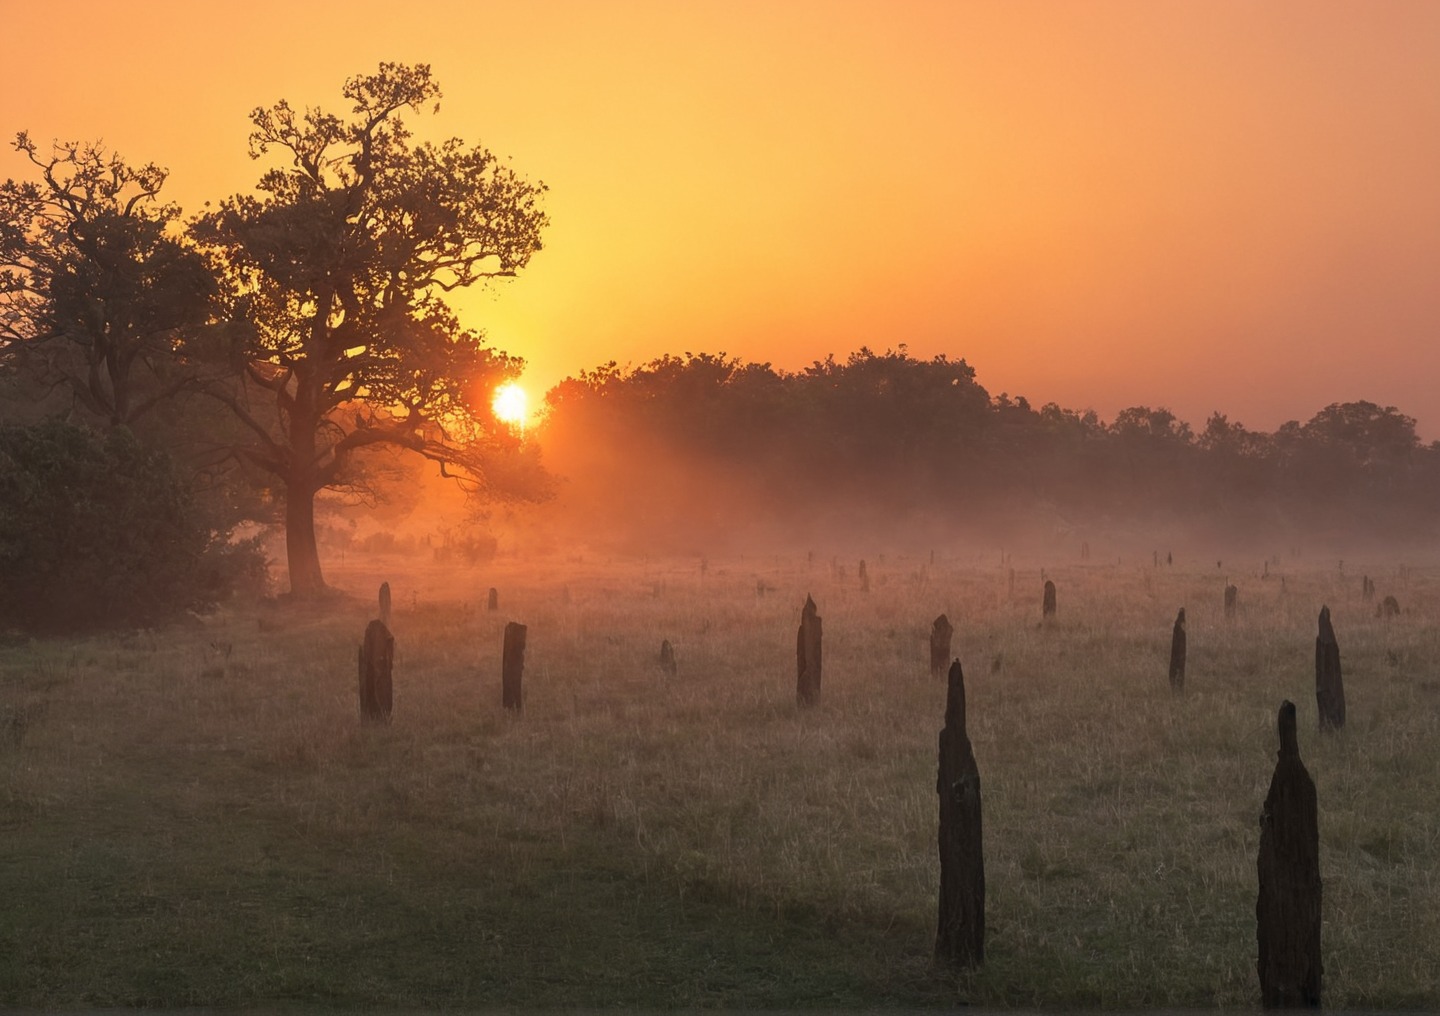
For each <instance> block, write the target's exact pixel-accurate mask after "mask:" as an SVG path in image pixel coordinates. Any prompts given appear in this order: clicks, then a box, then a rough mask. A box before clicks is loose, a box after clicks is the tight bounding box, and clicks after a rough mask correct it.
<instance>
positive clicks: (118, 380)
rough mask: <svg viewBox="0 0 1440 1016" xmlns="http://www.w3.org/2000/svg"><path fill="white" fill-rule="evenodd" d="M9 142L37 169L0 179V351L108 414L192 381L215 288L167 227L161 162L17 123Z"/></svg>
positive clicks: (131, 409)
mask: <svg viewBox="0 0 1440 1016" xmlns="http://www.w3.org/2000/svg"><path fill="white" fill-rule="evenodd" d="M13 147H14V148H15V150H16V151H18V152H20V153H21V154H23V155H24V156H25V157H26V158H27V159H28V160H29V162H30V163H31V164H32V166H33V167H34V168H35V170H36V172H37V173H38V176H39V180H38V181H33V180H32V181H24V182H17V181H15V180H13V179H12V180H6V181H5V182H4V183H0V356H3V357H4V358H5V359H6V361H7V362H8V363H10V364H11V366H12V367H14V368H16V369H19V370H22V371H24V372H25V373H26V375H27V376H28V377H29V379H30V380H32V381H33V382H34V383H35V384H36V385H37V386H38V387H39V388H40V389H42V390H48V389H53V388H56V387H63V388H64V389H66V390H67V391H68V392H69V393H70V395H71V397H72V398H73V400H74V401H75V403H77V404H78V405H79V406H81V407H82V408H83V409H84V410H86V411H87V412H88V413H90V414H91V415H93V416H94V417H95V418H96V419H97V420H100V421H103V422H104V423H106V424H108V425H111V426H113V425H117V424H129V423H133V422H134V421H136V420H137V419H138V418H140V417H141V416H143V415H144V414H146V413H147V412H149V411H151V410H153V409H154V408H155V407H156V406H158V405H160V404H162V403H163V402H165V401H166V400H168V399H170V398H171V397H173V396H175V395H177V394H179V393H180V392H181V391H184V390H185V389H187V388H193V387H195V386H196V384H197V383H198V378H197V375H196V372H195V366H196V353H197V352H198V349H197V346H198V345H199V343H200V339H201V338H202V336H204V335H205V333H206V329H205V328H204V326H206V325H207V324H209V323H210V322H212V321H213V320H214V316H215V314H216V312H217V311H218V309H219V308H218V304H217V296H218V288H217V286H216V283H215V280H214V278H213V276H212V274H211V272H210V270H209V268H208V266H207V265H206V264H205V261H204V259H203V258H202V257H201V256H200V254H199V253H197V252H196V251H195V250H193V249H191V248H189V247H188V246H187V245H186V244H185V243H184V242H183V241H182V240H181V239H180V238H178V237H177V236H176V234H175V231H174V230H173V228H172V227H173V226H174V225H175V222H176V220H177V219H178V217H179V214H180V212H179V209H178V208H177V207H176V206H175V205H172V204H166V203H163V202H162V201H161V199H160V191H161V189H162V188H163V187H164V184H165V180H166V175H167V173H166V170H164V169H162V168H160V167H159V166H157V165H155V164H154V163H148V164H146V165H143V166H133V165H131V164H129V163H127V162H126V161H125V160H124V159H122V158H121V157H120V156H119V155H117V154H114V153H113V152H109V151H107V150H106V149H105V148H104V147H103V146H102V145H99V144H81V143H78V142H67V143H64V144H59V143H57V144H55V145H54V146H52V148H51V149H50V150H49V151H48V152H44V153H42V151H41V149H40V146H39V145H37V144H36V143H35V142H34V141H32V140H31V138H30V136H29V135H28V134H25V133H23V132H22V133H21V134H19V135H17V136H16V139H15V142H14V146H13Z"/></svg>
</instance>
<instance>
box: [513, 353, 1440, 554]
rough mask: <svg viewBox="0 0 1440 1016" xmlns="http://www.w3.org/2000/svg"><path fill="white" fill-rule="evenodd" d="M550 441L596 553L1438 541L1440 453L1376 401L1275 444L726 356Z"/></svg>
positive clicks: (645, 380)
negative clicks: (755, 543)
mask: <svg viewBox="0 0 1440 1016" xmlns="http://www.w3.org/2000/svg"><path fill="white" fill-rule="evenodd" d="M548 402H549V406H550V409H549V418H548V420H547V422H546V424H545V427H544V431H543V433H542V435H541V437H540V440H541V441H542V443H543V445H544V448H545V454H546V459H547V462H549V463H550V464H552V465H553V467H554V468H555V469H556V470H557V471H558V472H559V473H561V474H562V475H564V476H565V477H566V478H567V484H568V488H569V492H570V494H571V495H573V496H572V497H570V498H569V499H568V500H569V501H570V503H572V504H573V505H575V506H577V509H578V511H579V512H581V513H582V514H583V515H584V516H585V519H586V520H588V521H587V522H586V524H587V525H588V526H590V527H591V529H592V532H595V533H596V534H597V535H598V534H599V533H600V532H603V531H605V530H609V531H610V532H614V533H620V534H627V535H628V536H629V538H630V539H631V540H632V542H634V543H637V544H642V545H643V544H652V545H659V544H662V543H665V542H670V543H673V544H677V545H693V547H694V548H695V549H701V548H703V547H704V546H706V545H707V544H710V543H712V542H713V541H722V540H724V539H725V537H726V535H727V534H734V535H746V534H749V533H751V532H753V531H756V530H770V531H776V532H779V533H788V534H791V535H793V536H794V537H796V538H804V534H807V533H808V534H811V535H812V537H813V536H821V537H823V536H824V535H826V534H828V533H834V534H836V535H840V534H845V533H854V532H855V531H856V530H857V529H859V530H860V531H863V532H865V533H867V534H870V535H871V536H872V537H873V538H874V539H876V540H880V541H885V540H896V539H900V540H904V539H907V538H911V539H915V540H922V539H923V540H932V541H933V540H935V539H944V538H946V537H948V536H955V537H962V536H965V537H974V538H979V539H983V540H986V541H994V540H1005V539H1021V538H1026V537H1034V536H1041V537H1047V536H1063V535H1064V534H1066V533H1074V532H1077V531H1087V530H1090V531H1103V530H1107V529H1109V530H1114V531H1117V532H1121V533H1131V534H1136V535H1139V534H1177V535H1178V534H1183V535H1189V536H1196V537H1202V538H1206V539H1213V540H1214V541H1216V542H1220V543H1223V544H1225V545H1229V546H1236V545H1237V544H1242V543H1255V544H1257V545H1258V544H1261V543H1271V544H1273V543H1274V541H1287V542H1286V543H1285V544H1284V545H1285V546H1291V545H1294V544H1295V543H1297V542H1298V543H1304V544H1308V545H1310V546H1316V545H1319V544H1325V543H1332V542H1344V541H1350V542H1354V541H1356V540H1357V539H1360V540H1373V541H1376V542H1380V541H1399V540H1415V539H1426V538H1431V537H1433V536H1435V535H1436V533H1437V531H1440V443H1432V444H1428V445H1427V444H1423V443H1422V442H1421V441H1420V439H1419V437H1418V436H1417V434H1416V432H1415V421H1414V420H1413V419H1412V418H1410V417H1408V416H1406V415H1404V414H1403V413H1401V412H1400V411H1399V410H1397V409H1395V408H1394V407H1389V406H1387V407H1381V406H1377V405H1375V404H1373V403H1369V402H1348V403H1341V404H1336V405H1331V406H1327V407H1325V408H1324V409H1321V410H1320V411H1319V412H1318V413H1316V414H1315V415H1314V416H1313V417H1312V418H1311V419H1310V420H1309V421H1307V422H1305V423H1300V422H1298V421H1295V422H1290V423H1286V424H1285V425H1283V426H1282V427H1280V428H1279V429H1278V430H1276V431H1275V432H1274V433H1264V432H1260V431H1254V430H1250V429H1248V428H1246V427H1245V426H1243V425H1242V424H1240V423H1238V422H1235V421H1232V420H1230V419H1229V418H1227V417H1226V416H1225V415H1223V414H1221V413H1215V414H1213V415H1212V416H1211V417H1210V419H1209V420H1208V421H1207V422H1206V424H1205V426H1204V428H1203V429H1202V430H1201V431H1199V432H1198V433H1197V432H1195V431H1194V430H1192V428H1191V427H1190V426H1189V425H1188V424H1186V423H1185V422H1183V421H1181V420H1179V419H1177V418H1176V417H1175V415H1174V414H1173V413H1171V412H1170V411H1168V410H1166V409H1152V408H1150V407H1146V406H1136V407H1132V408H1129V409H1125V410H1123V411H1122V412H1120V413H1119V414H1118V415H1117V416H1116V417H1115V419H1114V420H1112V421H1110V422H1108V423H1107V422H1105V421H1103V420H1101V419H1100V418H1099V417H1098V416H1097V415H1096V414H1095V413H1094V412H1090V411H1084V412H1081V411H1076V410H1071V409H1065V408H1062V407H1061V406H1058V405H1056V404H1054V403H1050V404H1047V405H1044V406H1041V407H1039V408H1035V407H1033V406H1032V405H1030V403H1029V402H1027V401H1026V400H1025V399H1024V398H1011V397H1009V396H1008V395H1004V394H1002V395H998V396H992V395H990V394H989V393H988V392H987V391H986V390H985V389H984V388H983V387H982V386H981V385H980V384H979V383H978V382H977V381H976V380H975V372H974V370H973V369H972V368H971V367H970V366H969V365H968V364H967V363H966V362H965V361H964V360H952V359H949V358H948V357H945V356H937V357H935V358H934V359H931V360H919V359H916V358H914V357H912V356H910V355H908V353H907V352H906V350H905V348H904V347H903V346H902V347H900V349H899V350H898V351H894V350H890V351H886V352H884V353H876V352H873V351H872V350H870V349H868V348H862V349H861V350H860V351H858V352H856V353H853V354H851V355H850V356H849V357H848V358H847V359H846V360H844V361H843V362H842V361H837V360H835V359H834V358H828V357H827V358H826V359H825V360H822V361H817V362H814V363H812V364H811V365H810V366H809V367H806V368H804V369H802V370H798V371H793V372H792V371H782V370H777V369H776V368H774V367H773V366H771V365H770V364H768V363H747V362H742V361H740V360H738V359H735V358H731V357H727V356H726V355H724V354H708V353H701V354H691V353H685V354H684V355H681V356H663V357H661V358H659V359H657V360H654V361H651V362H650V363H646V364H643V365H641V366H638V367H629V368H620V367H618V366H617V365H616V364H614V363H611V364H608V365H606V366H603V367H600V368H598V369H595V370H591V371H586V372H582V373H580V374H579V375H577V376H575V377H572V378H568V379H567V380H565V381H564V382H562V383H561V384H559V385H558V386H556V387H555V388H554V389H553V390H552V391H551V392H550V393H549V397H548Z"/></svg>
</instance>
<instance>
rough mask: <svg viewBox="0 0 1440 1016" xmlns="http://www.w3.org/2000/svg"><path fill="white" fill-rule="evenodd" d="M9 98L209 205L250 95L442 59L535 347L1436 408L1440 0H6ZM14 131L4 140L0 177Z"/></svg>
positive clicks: (1431, 428) (233, 179) (6, 121)
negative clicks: (539, 245)
mask: <svg viewBox="0 0 1440 1016" xmlns="http://www.w3.org/2000/svg"><path fill="white" fill-rule="evenodd" d="M0 12H3V21H0V29H3V35H4V37H5V39H6V45H5V56H4V60H5V64H4V74H5V76H6V82H5V87H4V91H3V92H0V132H3V133H4V134H5V135H7V136H8V135H9V134H12V133H13V132H14V131H16V130H19V129H27V130H29V131H30V132H31V133H32V134H33V135H34V136H35V137H36V138H37V140H40V141H42V142H44V141H48V140H49V139H51V138H55V137H58V138H64V139H86V140H89V139H96V138H102V139H103V140H104V141H105V142H106V143H107V144H108V145H109V146H111V147H112V148H114V149H116V150H118V151H120V152H121V153H122V154H124V155H125V156H126V157H127V158H129V159H131V160H132V161H147V160H154V161H157V162H159V163H161V164H162V165H166V166H168V167H169V168H170V170H171V173H172V175H171V181H170V185H169V186H168V187H167V192H168V193H169V194H170V195H171V196H172V197H173V198H174V199H176V200H178V201H179V202H180V203H181V204H182V205H183V206H184V207H185V208H186V209H187V211H194V210H198V209H199V208H200V206H201V204H202V203H203V202H204V201H205V200H211V199H216V198H219V197H222V196H225V195H228V194H230V193H232V192H235V191H238V190H244V189H248V188H249V187H250V186H251V185H252V184H253V182H254V181H255V179H256V178H257V176H258V171H259V167H258V166H257V165H256V164H254V163H252V162H250V161H249V159H248V158H247V156H246V143H245V139H246V135H247V134H248V132H249V126H250V125H249V122H248V120H247V119H246V115H247V113H248V112H249V110H250V109H251V108H253V107H255V106H257V105H261V104H269V103H271V102H273V101H275V100H276V99H279V98H282V97H284V98H287V99H289V100H290V101H291V102H292V104H295V105H307V104H310V105H322V106H328V107H331V108H334V109H336V110H337V111H340V110H342V109H343V105H342V102H341V100H340V99H339V89H340V86H341V83H342V81H343V80H344V79H345V78H346V77H348V76H350V75H352V74H355V73H360V72H367V71H371V70H373V69H374V68H375V66H376V65H377V64H378V63H379V62H380V61H381V60H397V61H403V62H428V63H429V64H431V66H432V68H433V70H434V73H435V76H436V78H437V79H438V80H439V82H440V84H441V87H442V88H443V90H444V93H445V98H444V101H443V103H442V106H441V111H440V114H439V115H438V116H434V117H430V116H427V117H424V118H421V119H420V120H418V121H416V126H417V128H418V129H419V131H420V132H421V133H422V134H424V135H428V136H448V135H458V136H460V137H462V138H465V139H466V140H468V141H472V142H477V141H478V142H482V143H484V144H485V145H487V146H488V147H490V148H491V149H492V150H494V151H495V152H496V153H497V154H502V155H508V156H511V157H513V160H514V165H515V166H516V167H517V168H518V169H519V170H520V171H521V172H523V173H524V174H526V175H527V176H529V177H531V178H532V179H541V180H544V181H545V182H546V183H547V184H548V185H549V186H550V188H551V192H550V194H549V197H548V202H547V208H548V211H549V213H550V216H551V219H552V221H553V225H552V227H551V228H550V230H549V232H548V234H547V235H546V237H545V246H546V249H545V250H544V251H542V252H541V253H540V254H539V255H538V256H537V257H536V259H535V261H534V262H533V263H532V265H531V266H530V268H529V269H527V270H526V271H525V272H524V273H523V274H522V275H521V276H520V277H519V278H518V279H516V280H514V281H511V282H508V283H505V284H503V285H502V286H501V287H500V288H499V289H498V290H495V291H492V292H489V293H486V294H482V295H474V296H470V297H467V298H466V299H464V300H463V301H461V309H462V312H463V313H464V315H465V317H466V319H467V321H468V323H470V324H473V325H475V326H478V327H481V328H484V329H485V330H486V331H487V332H488V333H489V335H490V337H491V339H492V340H493V341H494V343H495V344H496V345H498V346H500V347H502V348H504V349H506V350H508V351H510V352H514V353H518V354H520V355H522V356H524V357H526V358H527V360H528V361H529V363H530V367H529V371H528V373H527V376H526V379H525V383H526V385H527V387H529V388H530V389H531V391H532V394H539V393H540V392H542V391H543V390H544V389H546V388H548V387H549V386H550V385H551V384H553V383H554V382H555V381H557V380H559V379H560V378H561V377H563V376H564V375H566V374H568V373H573V372H575V371H576V370H579V369H581V368H585V367H590V366H594V365H596V364H599V363H603V362H605V361H608V360H611V359H615V360H618V361H619V362H621V363H622V364H623V363H626V362H633V363H640V362H643V361H645V360H648V359H650V358H652V357H654V356H657V355H659V354H661V353H665V352H679V351H684V350H691V351H695V352H699V351H702V350H705V351H711V352H715V351H720V350H724V351H727V352H729V353H731V354H733V355H738V356H741V357H744V358H746V359H754V360H768V361H771V362H773V363H775V364H776V365H777V366H781V367H786V368H795V367H800V366H803V365H805V364H807V363H809V362H810V361H811V360H814V359H818V358H822V357H823V356H824V355H825V354H827V353H832V352H833V353H835V354H836V355H837V356H841V357H843V356H844V355H845V354H847V353H849V352H850V351H852V350H854V349H856V348H858V347H859V346H861V345H862V344H868V345H870V346H871V347H873V348H876V349H877V350H878V349H884V348H886V347H889V346H895V345H898V344H900V343H908V345H909V348H910V351H911V353H912V354H915V355H917V356H922V357H929V356H931V355H933V354H935V353H939V352H944V353H947V354H949V355H950V356H951V357H962V356H963V357H965V358H966V359H967V360H969V362H970V363H971V364H972V365H973V366H974V367H975V368H976V370H977V371H978V374H979V380H980V382H981V383H982V384H983V385H985V386H986V387H987V388H988V389H989V390H990V391H991V392H992V393H997V394H998V393H999V392H1002V391H1006V392H1009V393H1010V394H1012V395H1025V396H1026V397H1028V398H1029V399H1030V400H1031V401H1032V402H1034V403H1035V404H1037V405H1038V404H1040V403H1043V402H1048V401H1052V400H1053V401H1058V402H1059V403H1061V404H1062V405H1065V406H1067V407H1072V408H1086V407H1093V408H1095V409H1096V410H1098V411H1099V412H1100V413H1101V415H1102V416H1104V417H1106V418H1107V419H1108V418H1110V417H1112V416H1113V415H1114V413H1115V412H1116V411H1117V410H1118V409H1121V408H1123V407H1125V406H1129V405H1136V404H1145V405H1150V406H1167V407H1169V408H1170V409H1172V410H1174V411H1175V412H1176V413H1178V414H1179V415H1180V416H1182V417H1183V418H1185V419H1187V420H1189V421H1191V422H1192V423H1193V424H1195V425H1196V426H1200V425H1203V422H1204V419H1205V417H1206V416H1207V415H1208V414H1209V412H1210V411H1211V410H1213V409H1219V410H1221V411H1223V412H1226V413H1228V414H1229V415H1230V417H1231V419H1232V420H1233V419H1239V420H1241V421H1243V422H1245V423H1246V424H1247V425H1249V426H1251V427H1255V428H1261V429H1266V430H1269V429H1272V428H1273V427H1275V426H1276V425H1278V424H1279V423H1281V422H1283V421H1284V420H1286V419H1292V418H1300V419H1308V417H1309V416H1310V415H1312V414H1313V413H1314V412H1315V411H1316V410H1318V409H1320V408H1321V407H1323V406H1325V405H1326V404H1328V403H1330V402H1334V401H1342V400H1349V399H1369V400H1371V401H1375V402H1379V403H1382V404H1394V405H1397V406H1399V407H1400V408H1401V409H1402V410H1404V411H1406V412H1408V413H1409V414H1411V415H1412V416H1416V417H1418V418H1419V420H1420V428H1421V432H1422V434H1423V435H1425V436H1426V437H1427V438H1436V437H1440V405H1437V404H1436V397H1435V395H1434V394H1433V392H1434V390H1435V386H1436V381H1437V379H1440V341H1437V339H1440V3H1436V2H1431V0H1414V2H1385V0H1375V2H1366V3H1359V2H1348V3H1328V2H1323V0H1298V2H1277V0H1265V2H1258V0H1243V2H1225V0H1194V2H1165V0H1134V2H1103V3H1100V2H1083V0H1046V2H1037V3H1026V2H1019V0H1005V2H969V3H967V2H962V0H949V2H938V0H937V2H893V0H892V2H884V3H882V2H866V3H860V2H851V3H846V2H840V0H823V2H821V0H816V2H809V0H806V2H800V0H794V2H788V3H787V2H783V0H765V2H755V3H751V2H746V0H721V2H691V0H655V2H638V0H637V2H611V0H563V2H561V0H557V2H536V3H520V2H515V0H506V2H504V3H497V2H489V0H477V2H454V3H451V2H436V0H432V2H428V3H424V4H420V5H407V6H405V7H403V8H402V7H401V6H400V5H398V4H396V3H394V2H393V0H392V2H390V3H379V2H372V0H348V2H345V3H330V2H304V3H297V2H295V0H282V2H269V0H260V2H245V3H224V2H212V0H205V2H196V0H184V2H180V0H176V2H151V3H146V2H143V0H132V2H127V3H115V2H113V0H104V2H95V0H72V2H70V3H67V4H65V5H64V6H63V14H62V13H61V9H57V8H53V7H50V6H49V5H43V4H37V3H34V2H19V0H0ZM25 168H26V166H25V163H23V161H21V159H20V158H19V157H18V156H17V155H14V154H13V153H11V152H10V151H9V150H8V149H6V150H0V178H4V177H9V176H20V175H23V174H24V171H25Z"/></svg>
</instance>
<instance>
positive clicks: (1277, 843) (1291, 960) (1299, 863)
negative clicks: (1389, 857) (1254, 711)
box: [1255, 700, 1321, 1009]
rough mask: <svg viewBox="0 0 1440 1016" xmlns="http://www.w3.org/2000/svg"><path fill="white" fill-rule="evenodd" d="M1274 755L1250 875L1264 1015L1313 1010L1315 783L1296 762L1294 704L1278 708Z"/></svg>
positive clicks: (1316, 997) (1316, 973) (1316, 963)
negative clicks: (1253, 875) (1255, 887)
mask: <svg viewBox="0 0 1440 1016" xmlns="http://www.w3.org/2000/svg"><path fill="white" fill-rule="evenodd" d="M1279 727H1280V755H1279V759H1278V760H1277V761H1276V763H1275V775H1274V776H1272V777H1271V778H1270V792H1269V793H1268V794H1266V795H1265V810H1264V811H1262V812H1261V813H1260V854H1259V856H1258V857H1257V858H1256V862H1255V867H1256V869H1257V872H1258V874H1259V876H1260V895H1259V896H1258V898H1257V899H1256V900H1255V937H1256V939H1257V941H1258V943H1259V946H1260V959H1259V961H1258V962H1257V963H1256V965H1255V966H1256V969H1257V970H1258V971H1259V974H1260V999H1261V1003H1262V1004H1263V1005H1264V1006H1265V1008H1267V1009H1299V1008H1309V1009H1318V1008H1319V1007H1320V974H1321V964H1320V888H1321V887H1320V823H1319V814H1318V807H1317V804H1316V797H1315V782H1314V781H1313V780H1312V779H1310V773H1309V772H1307V771H1306V769H1305V763H1304V762H1302V761H1301V760H1300V744H1299V739H1298V737H1297V735H1296V730H1295V704H1294V703H1293V702H1290V701H1288V700H1287V701H1286V702H1285V703H1284V704H1282V705H1281V706H1280V719H1279Z"/></svg>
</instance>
